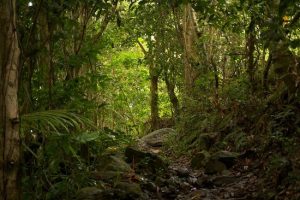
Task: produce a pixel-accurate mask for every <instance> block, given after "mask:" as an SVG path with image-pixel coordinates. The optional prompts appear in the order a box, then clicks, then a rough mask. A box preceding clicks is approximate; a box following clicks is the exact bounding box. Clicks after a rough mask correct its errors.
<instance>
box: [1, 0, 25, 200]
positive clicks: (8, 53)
mask: <svg viewBox="0 0 300 200" xmlns="http://www.w3.org/2000/svg"><path fill="white" fill-rule="evenodd" d="M0 13H1V16H0V27H1V29H0V200H17V199H20V188H19V166H20V135H19V113H18V95H17V94H18V71H19V56H20V50H19V44H18V38H17V32H16V1H15V0H9V1H8V0H1V1H0Z"/></svg>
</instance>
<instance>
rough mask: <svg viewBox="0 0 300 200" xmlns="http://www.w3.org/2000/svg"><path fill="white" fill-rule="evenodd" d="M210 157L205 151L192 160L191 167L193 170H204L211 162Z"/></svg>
mask: <svg viewBox="0 0 300 200" xmlns="http://www.w3.org/2000/svg"><path fill="white" fill-rule="evenodd" d="M210 157H211V156H210V153H209V152H208V151H205V150H203V151H201V152H199V153H197V154H195V155H194V156H193V158H192V160H191V167H192V168H193V169H201V168H203V167H204V166H205V165H206V163H207V162H208V161H209V159H210Z"/></svg>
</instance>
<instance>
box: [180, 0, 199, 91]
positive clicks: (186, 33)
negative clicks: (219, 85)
mask: <svg viewBox="0 0 300 200" xmlns="http://www.w3.org/2000/svg"><path fill="white" fill-rule="evenodd" d="M182 32H183V33H182V35H183V37H182V38H183V46H184V56H183V57H184V85H185V93H186V96H187V97H191V96H192V93H193V89H194V87H195V81H196V79H197V77H198V73H197V70H196V69H195V65H197V64H198V63H199V61H198V56H197V49H196V40H197V29H196V22H195V16H194V12H193V8H192V6H191V4H190V3H188V4H186V5H185V6H184V13H183V29H182Z"/></svg>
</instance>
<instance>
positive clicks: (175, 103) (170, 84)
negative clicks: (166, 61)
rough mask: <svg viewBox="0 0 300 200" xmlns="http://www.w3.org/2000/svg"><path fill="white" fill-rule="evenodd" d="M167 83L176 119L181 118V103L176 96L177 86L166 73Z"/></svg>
mask: <svg viewBox="0 0 300 200" xmlns="http://www.w3.org/2000/svg"><path fill="white" fill-rule="evenodd" d="M165 83H166V86H167V90H168V95H169V99H170V102H171V104H172V107H173V113H174V117H175V118H177V117H178V116H179V101H178V98H177V96H176V94H175V84H174V83H173V82H172V81H170V80H169V77H168V75H167V73H165Z"/></svg>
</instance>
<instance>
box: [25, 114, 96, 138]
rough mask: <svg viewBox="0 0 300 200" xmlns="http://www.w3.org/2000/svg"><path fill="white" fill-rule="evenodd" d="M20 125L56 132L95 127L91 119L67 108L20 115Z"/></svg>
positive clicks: (28, 128)
mask: <svg viewBox="0 0 300 200" xmlns="http://www.w3.org/2000/svg"><path fill="white" fill-rule="evenodd" d="M21 127H22V129H24V130H39V131H46V132H55V133H58V134H59V133H60V132H67V133H69V132H71V131H74V130H78V129H82V128H87V127H89V128H93V129H95V126H94V125H93V122H92V121H91V120H89V119H87V118H85V117H83V116H81V115H79V114H76V113H74V112H71V111H69V110H47V111H40V112H34V113H28V114H25V115H22V116H21Z"/></svg>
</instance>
